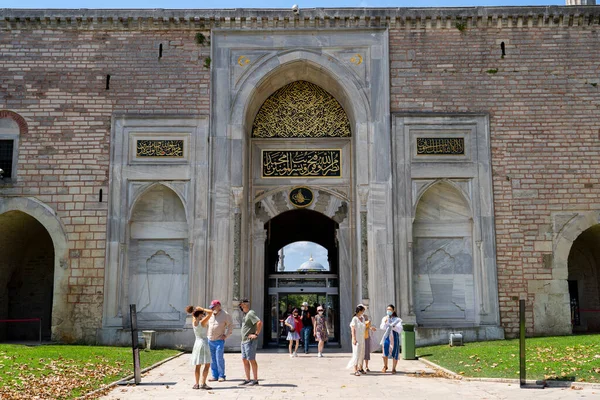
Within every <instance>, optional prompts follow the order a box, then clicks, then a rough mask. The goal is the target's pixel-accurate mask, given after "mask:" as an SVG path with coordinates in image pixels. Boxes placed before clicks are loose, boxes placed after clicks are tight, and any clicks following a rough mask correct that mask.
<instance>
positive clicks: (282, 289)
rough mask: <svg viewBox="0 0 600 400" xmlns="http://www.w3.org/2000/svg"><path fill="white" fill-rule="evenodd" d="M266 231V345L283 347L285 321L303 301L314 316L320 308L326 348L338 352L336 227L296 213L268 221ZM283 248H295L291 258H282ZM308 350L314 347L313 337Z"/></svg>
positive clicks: (324, 219)
mask: <svg viewBox="0 0 600 400" xmlns="http://www.w3.org/2000/svg"><path fill="white" fill-rule="evenodd" d="M265 229H266V230H267V241H266V243H265V280H266V283H267V284H266V285H265V291H266V293H265V298H266V299H267V301H265V313H264V315H265V328H267V327H268V329H269V330H270V334H265V335H264V346H268V347H276V346H285V345H287V342H286V339H285V337H286V336H287V332H286V331H285V327H284V325H283V320H285V318H286V317H287V316H288V315H289V312H290V311H291V309H292V308H293V307H297V308H300V306H301V305H302V303H303V302H307V303H308V304H309V311H310V312H311V315H313V316H314V315H315V314H316V308H317V306H318V305H321V306H323V308H324V309H325V317H326V320H327V325H328V330H329V340H328V346H337V347H339V342H340V340H339V338H340V329H339V314H340V313H339V288H338V286H339V283H338V282H339V279H338V270H339V265H338V244H337V240H336V232H337V229H338V224H337V223H336V222H335V221H333V220H332V219H330V218H329V217H327V216H325V215H324V214H321V213H319V212H317V211H312V210H303V209H298V210H292V211H287V212H285V213H282V214H280V215H278V216H277V217H275V218H273V219H271V220H270V221H268V222H267V223H266V224H265ZM294 246H296V247H294ZM284 248H287V249H295V250H294V251H293V253H294V254H292V252H291V253H290V254H285V253H284V251H283V249H284ZM299 249H303V250H302V251H304V254H301V251H300V250H299ZM290 251H291V250H290ZM314 252H317V253H319V254H314ZM296 253H298V254H296ZM313 256H314V259H313ZM284 264H285V265H284ZM310 345H311V346H312V345H315V343H314V338H312V335H311V341H310Z"/></svg>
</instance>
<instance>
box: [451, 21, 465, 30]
mask: <svg viewBox="0 0 600 400" xmlns="http://www.w3.org/2000/svg"><path fill="white" fill-rule="evenodd" d="M454 26H456V29H458V30H459V31H460V32H464V31H466V30H467V21H456V24H455V25H454Z"/></svg>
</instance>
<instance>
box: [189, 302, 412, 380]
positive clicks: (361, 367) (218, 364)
mask: <svg viewBox="0 0 600 400" xmlns="http://www.w3.org/2000/svg"><path fill="white" fill-rule="evenodd" d="M239 307H240V310H241V311H242V312H243V313H244V318H243V320H242V330H241V334H242V343H241V348H242V362H243V364H244V373H245V379H244V380H243V381H242V383H240V385H242V386H245V385H247V386H254V385H258V364H257V362H256V350H257V347H258V340H257V339H258V337H259V335H260V332H261V330H262V321H261V320H260V318H259V317H258V316H257V315H256V313H255V312H254V310H251V309H250V302H249V301H248V300H245V299H244V300H242V301H241V302H240V305H239ZM301 309H302V310H301V311H302V314H300V312H299V310H298V309H297V308H294V309H293V310H292V313H291V314H290V315H289V316H288V317H287V318H286V320H285V326H286V328H287V330H288V335H287V340H288V341H289V352H290V357H297V351H298V342H299V340H300V333H299V332H301V333H302V335H303V339H304V349H305V353H308V343H309V338H310V333H311V332H313V335H314V337H315V340H316V341H317V342H318V347H317V348H318V353H317V356H318V357H323V347H324V345H325V341H326V340H327V338H328V336H329V332H328V330H327V323H326V319H325V316H324V310H323V307H322V306H318V307H317V315H315V316H314V317H313V316H311V315H310V312H309V310H308V303H306V302H305V303H303V304H302V307H301ZM366 310H367V307H366V306H364V305H363V304H359V305H358V306H356V310H355V313H354V316H353V317H352V321H351V322H350V330H351V332H352V358H351V359H350V362H349V363H348V366H347V368H349V369H354V375H356V376H360V375H361V374H366V373H367V372H369V371H370V370H369V361H370V354H371V348H373V347H375V346H374V345H373V344H372V343H371V342H372V340H373V332H374V331H376V330H377V328H376V327H374V326H372V323H371V321H370V320H369V317H368V316H367V315H366V314H365V311H366ZM186 311H187V313H188V314H192V317H193V322H192V325H193V330H194V335H195V336H196V341H195V342H194V348H193V350H192V356H191V361H190V362H191V364H192V366H194V368H195V371H194V376H195V381H196V383H195V385H194V386H193V389H205V390H210V389H211V387H209V386H208V385H207V383H206V382H207V378H208V373H209V370H210V372H211V375H212V376H211V378H210V379H208V381H219V382H223V381H225V380H226V376H225V359H224V356H223V353H224V350H225V340H226V339H227V338H228V337H229V336H230V335H231V333H232V332H233V321H232V318H231V316H230V315H229V314H228V313H227V311H225V310H223V309H222V307H221V302H220V301H219V300H213V301H212V302H211V304H210V306H209V307H208V308H203V307H193V306H188V307H187V308H186ZM305 320H306V322H307V324H304V321H305ZM306 328H308V329H306ZM380 329H382V330H383V331H384V333H383V337H382V339H381V341H380V343H379V345H380V346H381V347H382V353H383V369H382V370H381V372H383V373H385V372H387V370H388V359H392V370H391V373H392V374H395V373H396V365H397V363H398V359H399V357H400V334H401V332H402V320H401V319H400V318H399V317H398V315H397V314H396V309H395V307H394V306H393V305H392V304H390V305H389V306H387V309H386V315H385V317H383V319H382V320H381V324H380ZM305 332H307V333H305ZM294 342H295V345H296V346H295V348H294V349H293V350H292V348H293V344H294ZM202 366H204V369H203V370H202ZM251 371H252V377H253V378H254V379H250V372H251Z"/></svg>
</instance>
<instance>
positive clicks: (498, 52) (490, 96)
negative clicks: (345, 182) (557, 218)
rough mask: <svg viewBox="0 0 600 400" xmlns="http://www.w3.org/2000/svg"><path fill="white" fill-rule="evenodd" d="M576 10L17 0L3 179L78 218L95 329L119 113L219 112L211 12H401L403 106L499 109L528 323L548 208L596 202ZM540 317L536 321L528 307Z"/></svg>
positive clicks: (378, 18) (502, 245)
mask: <svg viewBox="0 0 600 400" xmlns="http://www.w3.org/2000/svg"><path fill="white" fill-rule="evenodd" d="M565 9H566V8H543V9H542V8H540V9H535V10H539V14H536V12H538V11H535V10H533V9H522V10H521V9H518V8H515V9H512V11H511V10H508V11H506V12H505V13H503V12H501V11H497V10H496V11H494V12H497V13H499V14H498V15H500V16H499V17H498V15H496V16H493V17H492V15H491V13H492V11H490V16H489V18H488V16H487V14H486V17H485V18H483V17H482V16H481V15H483V14H481V13H482V12H483V11H481V10H482V9H464V10H441V11H440V10H436V9H431V10H424V11H423V10H421V11H418V12H417V11H415V12H406V15H402V16H401V17H400V16H399V15H400V14H401V13H403V12H404V11H402V10H388V11H385V10H383V11H381V10H374V11H372V12H370V14H369V15H367V16H366V17H365V16H364V15H362V16H358V15H355V14H356V13H357V11H352V10H350V11H348V10H346V11H339V10H334V11H335V12H334V11H332V12H331V13H330V15H329V16H328V15H325V14H327V13H329V11H328V10H313V11H307V12H306V13H305V14H303V18H304V16H305V17H306V18H304V19H299V17H297V16H296V17H293V16H292V17H291V16H289V15H288V16H287V17H284V15H283V13H282V12H280V11H274V12H267V11H265V12H264V13H263V12H255V13H256V15H251V13H252V12H254V11H252V12H251V11H223V12H222V14H223V17H217V18H215V17H214V15H213V16H210V17H208V16H203V18H202V21H204V20H206V25H205V24H204V22H198V19H197V18H196V19H195V18H194V17H189V16H188V15H187V14H185V15H186V17H185V18H183V17H182V18H179V19H178V18H175V17H173V16H170V14H169V15H166V14H165V19H164V20H163V19H162V17H161V18H160V19H158V18H157V16H155V15H150V14H149V13H150V11H148V12H145V13H140V15H142V14H144V18H141V19H140V21H138V22H136V21H137V20H135V19H131V18H129V17H128V16H125V17H124V18H119V17H115V18H114V19H113V18H112V17H111V18H110V19H108V18H104V19H102V18H99V17H98V16H97V15H96V14H99V12H90V15H93V16H94V17H93V18H92V17H90V18H89V19H86V18H82V17H75V16H69V15H70V14H69V13H66V14H65V15H66V16H65V17H62V18H54V17H52V18H50V17H45V16H44V15H42V14H44V13H41V14H40V15H39V16H37V17H34V18H32V19H31V21H29V20H25V19H23V18H16V17H15V16H14V15H13V14H15V13H19V11H12V12H6V19H5V20H4V21H0V28H2V29H3V30H2V34H1V35H0V54H1V55H2V57H0V110H3V109H6V110H11V111H13V112H16V113H18V114H19V115H20V116H22V117H23V118H24V119H25V121H26V123H27V126H28V130H29V131H28V132H27V133H26V134H22V135H21V145H20V149H19V166H18V176H17V181H16V182H15V183H14V184H11V185H10V186H9V185H4V186H0V194H2V195H15V196H35V197H37V198H38V199H39V200H41V201H43V202H44V203H46V204H48V205H49V206H50V207H52V208H53V209H55V210H56V211H57V213H58V215H59V216H60V218H61V221H62V223H63V224H64V226H65V228H66V230H67V232H68V235H69V240H70V242H71V243H70V244H71V249H72V250H71V253H70V265H69V271H70V274H71V276H70V279H69V296H68V301H69V302H70V303H71V304H72V305H73V307H74V311H75V312H74V313H73V316H74V318H75V319H76V320H77V323H76V324H75V325H76V326H77V327H78V328H77V329H76V331H75V332H72V333H70V334H69V335H67V334H65V336H64V337H63V338H64V339H81V340H85V341H92V340H93V338H94V334H95V329H96V328H97V327H99V326H100V324H101V317H102V301H103V290H104V287H103V285H104V279H103V278H104V263H105V240H106V229H107V218H106V216H107V203H106V199H107V198H108V178H109V177H108V171H109V161H110V160H109V154H110V143H109V137H110V124H111V116H112V115H113V114H115V113H140V114H188V113H189V114H208V113H209V84H210V81H209V79H210V76H209V70H208V69H206V68H204V67H203V64H204V58H205V57H207V56H208V55H209V48H208V47H201V46H198V45H197V44H196V43H195V41H194V36H195V35H196V32H198V31H200V30H204V29H206V27H208V26H210V27H215V28H217V27H219V28H232V29H235V28H246V29H254V28H269V29H270V28H274V29H278V28H288V29H289V28H294V27H302V28H331V27H345V28H365V27H389V29H390V30H389V35H390V43H389V47H390V80H391V111H392V112H406V111H413V112H440V113H444V112H453V113H455V112H478V113H489V115H490V124H491V127H490V131H491V136H492V162H493V176H494V202H495V215H496V235H497V236H496V244H497V255H498V258H497V263H498V281H499V298H500V308H501V321H502V324H503V326H505V327H506V332H507V335H508V336H512V335H514V334H516V332H517V321H518V318H517V310H518V298H519V296H526V297H527V298H528V299H529V302H530V303H529V305H531V302H532V301H533V300H532V298H533V297H532V296H534V295H535V294H534V293H529V292H528V284H527V283H528V281H531V280H547V279H548V280H549V279H551V274H550V272H549V269H548V268H547V267H548V265H549V262H546V263H544V260H546V261H547V260H549V258H548V256H550V255H551V253H552V242H551V240H552V225H551V216H552V213H553V212H558V211H571V210H593V209H599V208H600V203H599V202H598V200H597V198H598V195H599V194H600V184H598V179H599V178H600V169H599V168H598V167H599V163H600V158H599V157H598V151H599V150H600V146H599V144H598V135H599V129H600V120H599V119H598V111H599V110H598V109H599V107H600V96H599V90H600V87H598V84H599V83H600V78H599V76H600V74H599V72H600V71H599V69H600V63H599V62H598V61H599V60H598V58H599V57H600V56H598V54H600V51H599V50H600V41H599V40H598V39H599V37H598V35H599V33H598V25H599V20H598V13H597V12H596V13H595V14H594V13H592V14H589V12H591V11H590V10H589V9H588V8H585V7H582V8H581V9H574V8H569V10H570V11H568V12H567V11H564V10H565ZM484 11H485V10H484ZM47 13H51V12H50V11H48V12H47ZM182 13H183V12H182ZM235 13H238V14H239V15H238V16H237V19H236V15H235ZM418 13H421V14H422V16H421V15H420V14H419V15H418V16H417V17H416V18H415V14H418ZM552 13H555V14H552ZM568 13H570V14H568ZM279 14H281V16H279ZM480 14H481V15H480ZM484 14H485V13H484ZM513 14H514V15H515V16H514V17H512V16H511V15H513ZM567 14H568V15H567ZM182 15H183V14H182ZM211 15H212V14H211ZM286 15H287V14H286ZM353 15H354V16H353ZM407 15H408V17H407ZM410 15H412V19H411V17H410ZM436 15H437V17H436ZM461 15H462V16H461ZM507 15H508V16H507ZM440 16H441V18H440ZM522 16H525V17H522ZM67 17H68V18H67ZM152 17H154V19H153V20H150V19H146V18H152ZM205 17H206V19H205ZM94 18H95V19H94ZM286 18H287V19H286ZM290 18H291V19H290ZM91 28H93V29H91ZM502 43H504V49H505V55H504V57H502V49H501V44H502ZM161 44H162V46H163V52H162V57H161V58H159V46H160V45H161ZM108 75H110V84H109V87H108V88H107V76H108ZM1 115H2V114H0V116H1ZM100 190H102V191H103V200H102V202H100V201H99V192H100ZM550 264H551V262H550ZM528 321H529V324H530V325H529V329H530V330H531V329H532V327H533V324H534V321H533V316H532V315H531V314H530V315H528Z"/></svg>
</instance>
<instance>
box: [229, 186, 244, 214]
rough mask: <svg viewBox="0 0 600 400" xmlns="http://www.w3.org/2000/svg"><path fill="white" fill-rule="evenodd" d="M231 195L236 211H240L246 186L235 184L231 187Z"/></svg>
mask: <svg viewBox="0 0 600 400" xmlns="http://www.w3.org/2000/svg"><path fill="white" fill-rule="evenodd" d="M231 196H232V198H233V204H234V205H235V212H236V213H239V212H240V207H241V205H242V200H243V199H244V187H243V186H235V187H232V188H231Z"/></svg>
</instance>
